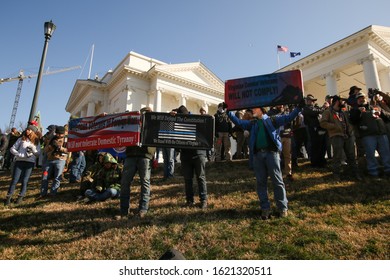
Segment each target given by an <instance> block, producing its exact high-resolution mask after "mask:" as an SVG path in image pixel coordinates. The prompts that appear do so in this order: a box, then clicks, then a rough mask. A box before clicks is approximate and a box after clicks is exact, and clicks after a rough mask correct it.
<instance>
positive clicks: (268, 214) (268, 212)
mask: <svg viewBox="0 0 390 280" xmlns="http://www.w3.org/2000/svg"><path fill="white" fill-rule="evenodd" d="M269 218H271V210H270V209H262V210H261V219H262V220H268V219H269Z"/></svg>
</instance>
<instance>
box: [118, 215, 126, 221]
mask: <svg viewBox="0 0 390 280" xmlns="http://www.w3.org/2000/svg"><path fill="white" fill-rule="evenodd" d="M128 219H129V215H116V216H114V220H117V221H123V220H128Z"/></svg>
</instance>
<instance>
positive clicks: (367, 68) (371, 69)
mask: <svg viewBox="0 0 390 280" xmlns="http://www.w3.org/2000/svg"><path fill="white" fill-rule="evenodd" d="M375 62H376V59H375V57H374V55H373V54H370V55H369V56H367V57H365V58H363V59H360V60H359V61H358V63H359V64H363V72H364V79H365V81H366V88H367V89H369V88H377V89H379V90H380V84H379V77H378V70H377V68H376V63H375Z"/></svg>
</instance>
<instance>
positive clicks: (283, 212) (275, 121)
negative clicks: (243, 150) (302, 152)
mask: <svg viewBox="0 0 390 280" xmlns="http://www.w3.org/2000/svg"><path fill="white" fill-rule="evenodd" d="M302 106H304V103H303V104H302V103H300V104H299V106H298V107H297V108H295V110H294V111H292V112H291V113H290V114H288V115H277V116H274V117H269V116H268V115H267V114H266V111H265V109H264V108H262V107H260V108H254V109H252V111H253V117H254V118H255V120H254V121H252V120H241V119H239V118H237V117H236V116H235V115H234V114H233V112H229V113H228V116H229V118H230V119H231V120H232V122H233V123H234V124H235V125H239V126H241V127H242V128H243V129H245V130H249V131H250V140H249V149H250V152H251V153H252V154H253V169H254V172H255V176H256V181H257V195H258V197H259V200H260V207H261V218H262V219H263V220H267V219H269V218H270V216H271V205H270V202H269V199H268V190H267V179H268V176H270V177H271V181H272V184H273V187H274V197H275V201H276V206H277V208H278V216H279V217H286V216H287V214H288V207H287V197H286V189H285V186H284V182H283V176H282V170H281V168H280V152H281V151H282V143H281V141H280V137H279V133H278V132H277V130H278V128H279V127H280V126H282V125H285V124H287V123H290V122H291V121H292V120H293V119H295V117H296V116H298V114H299V112H300V111H301V109H302Z"/></svg>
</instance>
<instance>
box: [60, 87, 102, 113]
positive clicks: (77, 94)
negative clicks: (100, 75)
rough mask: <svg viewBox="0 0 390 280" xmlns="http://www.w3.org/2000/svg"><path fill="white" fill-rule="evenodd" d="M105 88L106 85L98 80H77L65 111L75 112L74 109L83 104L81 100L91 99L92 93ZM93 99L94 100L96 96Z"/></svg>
mask: <svg viewBox="0 0 390 280" xmlns="http://www.w3.org/2000/svg"><path fill="white" fill-rule="evenodd" d="M105 87H106V84H105V83H102V82H100V81H98V80H90V79H88V80H77V81H76V83H75V85H74V87H73V89H72V92H71V94H70V97H69V99H68V103H67V104H66V107H65V110H66V111H67V112H73V111H75V108H76V107H77V106H79V105H80V104H81V103H83V100H85V99H86V98H91V97H92V95H93V94H94V92H102V91H103V90H104V88H105ZM95 95H96V94H95ZM93 98H95V99H96V96H94V97H93Z"/></svg>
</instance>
